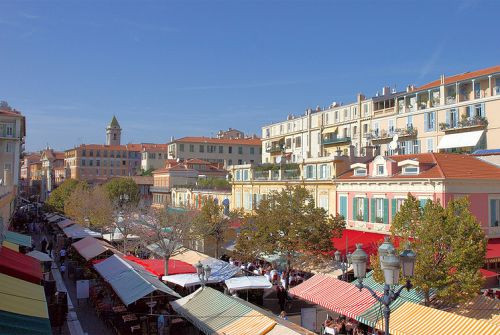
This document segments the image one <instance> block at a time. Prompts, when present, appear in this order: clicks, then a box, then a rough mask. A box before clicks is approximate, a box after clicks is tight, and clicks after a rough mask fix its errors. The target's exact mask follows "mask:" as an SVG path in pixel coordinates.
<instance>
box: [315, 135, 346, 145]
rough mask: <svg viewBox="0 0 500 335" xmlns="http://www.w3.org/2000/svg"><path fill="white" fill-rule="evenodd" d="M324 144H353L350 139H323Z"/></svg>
mask: <svg viewBox="0 0 500 335" xmlns="http://www.w3.org/2000/svg"><path fill="white" fill-rule="evenodd" d="M322 142H323V144H337V143H345V142H351V138H350V137H335V138H334V137H330V136H329V137H323V138H322Z"/></svg>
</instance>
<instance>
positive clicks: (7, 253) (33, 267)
mask: <svg viewBox="0 0 500 335" xmlns="http://www.w3.org/2000/svg"><path fill="white" fill-rule="evenodd" d="M0 273H3V274H6V275H8V276H11V277H15V278H19V279H22V280H25V281H29V282H30V283H34V284H40V283H41V281H42V267H41V265H40V262H39V261H38V260H37V259H35V258H33V257H30V256H26V255H24V254H22V253H20V252H16V251H14V250H11V249H9V248H0Z"/></svg>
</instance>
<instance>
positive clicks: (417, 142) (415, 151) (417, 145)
mask: <svg viewBox="0 0 500 335" xmlns="http://www.w3.org/2000/svg"><path fill="white" fill-rule="evenodd" d="M411 142H413V143H412V144H413V152H412V153H413V154H419V153H420V140H413V141H410V143H411Z"/></svg>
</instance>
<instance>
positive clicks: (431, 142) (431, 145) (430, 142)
mask: <svg viewBox="0 0 500 335" xmlns="http://www.w3.org/2000/svg"><path fill="white" fill-rule="evenodd" d="M433 151H434V139H433V138H428V139H427V152H433Z"/></svg>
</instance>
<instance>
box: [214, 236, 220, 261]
mask: <svg viewBox="0 0 500 335" xmlns="http://www.w3.org/2000/svg"><path fill="white" fill-rule="evenodd" d="M219 243H220V242H219V239H215V258H216V259H219Z"/></svg>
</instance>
